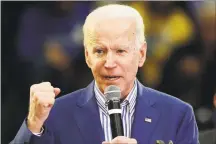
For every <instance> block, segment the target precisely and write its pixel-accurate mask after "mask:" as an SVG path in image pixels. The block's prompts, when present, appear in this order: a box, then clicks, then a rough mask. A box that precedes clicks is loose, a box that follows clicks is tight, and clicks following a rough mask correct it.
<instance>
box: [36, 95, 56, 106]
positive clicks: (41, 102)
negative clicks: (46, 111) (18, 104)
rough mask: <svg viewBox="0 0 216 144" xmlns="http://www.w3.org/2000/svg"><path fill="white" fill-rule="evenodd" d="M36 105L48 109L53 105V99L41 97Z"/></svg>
mask: <svg viewBox="0 0 216 144" xmlns="http://www.w3.org/2000/svg"><path fill="white" fill-rule="evenodd" d="M37 103H38V105H40V106H41V107H44V108H49V107H51V106H53V105H54V103H55V98H48V97H41V98H39V99H37Z"/></svg>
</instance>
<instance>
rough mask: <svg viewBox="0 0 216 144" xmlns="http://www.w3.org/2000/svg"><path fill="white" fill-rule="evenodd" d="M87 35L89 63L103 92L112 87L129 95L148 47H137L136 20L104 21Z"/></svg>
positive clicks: (87, 59)
mask: <svg viewBox="0 0 216 144" xmlns="http://www.w3.org/2000/svg"><path fill="white" fill-rule="evenodd" d="M95 27H96V28H95V30H94V32H89V33H87V35H88V36H87V37H88V42H87V45H86V51H85V55H86V62H87V64H88V66H89V67H90V68H91V70H92V73H93V76H94V78H95V80H96V82H97V84H98V86H99V88H100V90H101V91H102V92H104V89H105V88H106V87H107V86H109V85H116V86H118V87H120V89H121V91H122V96H123V97H124V96H126V95H127V94H128V93H129V92H130V90H131V88H132V87H133V83H134V80H135V77H136V73H137V70H138V67H141V66H142V65H143V63H144V61H145V54H146V45H145V44H142V46H141V49H140V50H137V49H136V48H137V47H136V44H135V42H136V27H135V21H134V20H132V19H129V18H121V19H112V20H103V21H100V22H99V23H97V25H96V26H95Z"/></svg>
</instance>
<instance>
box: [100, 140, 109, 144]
mask: <svg viewBox="0 0 216 144" xmlns="http://www.w3.org/2000/svg"><path fill="white" fill-rule="evenodd" d="M102 144H110V142H106V141H103V142H102Z"/></svg>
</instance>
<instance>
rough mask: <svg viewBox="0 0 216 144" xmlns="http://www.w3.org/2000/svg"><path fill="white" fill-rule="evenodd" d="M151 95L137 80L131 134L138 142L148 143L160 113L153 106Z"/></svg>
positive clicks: (140, 143)
mask: <svg viewBox="0 0 216 144" xmlns="http://www.w3.org/2000/svg"><path fill="white" fill-rule="evenodd" d="M151 95H152V93H151V92H149V90H148V89H147V88H145V87H144V86H143V85H142V84H141V83H139V82H138V94H137V102H136V107H135V114H134V121H133V125H132V134H131V136H132V138H135V139H136V140H137V142H138V143H139V144H147V143H149V140H150V138H151V136H152V133H153V131H154V129H155V128H156V125H157V122H158V118H159V115H160V114H159V112H158V111H157V110H156V109H155V108H154V107H153V105H154V100H153V99H152V98H151Z"/></svg>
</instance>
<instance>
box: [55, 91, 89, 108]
mask: <svg viewBox="0 0 216 144" xmlns="http://www.w3.org/2000/svg"><path fill="white" fill-rule="evenodd" d="M84 91H85V88H83V89H78V90H76V91H74V92H71V93H69V94H66V95H63V96H61V97H59V98H57V99H56V101H55V104H54V106H55V107H62V108H63V107H67V106H69V105H70V106H75V105H76V102H77V100H78V99H79V98H80V97H81V95H83V92H84Z"/></svg>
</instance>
